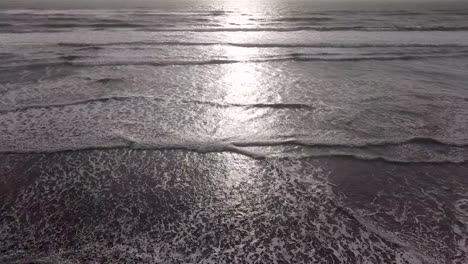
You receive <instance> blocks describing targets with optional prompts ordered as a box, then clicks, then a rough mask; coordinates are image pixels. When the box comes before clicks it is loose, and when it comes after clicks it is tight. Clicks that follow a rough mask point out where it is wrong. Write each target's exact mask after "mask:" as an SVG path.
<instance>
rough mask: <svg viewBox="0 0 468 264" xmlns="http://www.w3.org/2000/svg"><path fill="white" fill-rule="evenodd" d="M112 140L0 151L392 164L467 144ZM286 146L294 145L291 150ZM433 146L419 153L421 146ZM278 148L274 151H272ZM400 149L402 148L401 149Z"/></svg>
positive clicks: (429, 158) (460, 152) (462, 152)
mask: <svg viewBox="0 0 468 264" xmlns="http://www.w3.org/2000/svg"><path fill="white" fill-rule="evenodd" d="M112 139H113V141H112V142H109V143H107V144H106V143H103V144H100V145H87V144H86V143H83V144H82V145H81V146H80V147H73V148H70V147H61V146H56V147H53V148H52V149H48V150H45V151H43V150H39V149H34V150H29V151H15V150H4V151H2V152H0V153H54V152H66V151H80V150H106V149H116V148H129V149H146V150H186V151H196V152H200V153H213V152H215V153H216V152H234V153H239V154H243V155H246V156H250V157H252V158H256V159H264V158H285V157H289V158H307V157H336V156H338V157H351V158H357V159H362V160H383V161H387V162H392V163H464V162H466V161H468V145H467V144H455V145H454V144H453V143H449V144H445V143H444V142H443V141H442V140H437V139H432V138H418V137H415V138H408V139H401V140H394V141H374V142H368V143H360V144H341V145H338V144H321V143H307V141H304V140H298V139H286V140H264V141H228V140H216V141H210V142H193V141H183V140H178V143H173V142H140V141H139V140H138V139H137V138H134V137H132V136H127V135H125V134H122V133H119V134H115V135H113V136H112ZM288 146H289V147H291V146H295V147H294V148H290V149H293V150H292V151H290V150H288ZM428 146H429V147H432V148H434V147H436V148H437V150H436V151H427V150H426V153H425V154H424V155H421V151H420V150H421V149H426V148H427V147H428ZM275 148H278V149H279V150H278V151H275ZM402 150H404V151H402Z"/></svg>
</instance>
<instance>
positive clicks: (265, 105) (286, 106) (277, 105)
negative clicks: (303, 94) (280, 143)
mask: <svg viewBox="0 0 468 264" xmlns="http://www.w3.org/2000/svg"><path fill="white" fill-rule="evenodd" d="M98 82H101V83H105V82H106V81H105V80H103V81H101V80H98ZM134 99H147V100H154V101H162V102H175V103H184V104H204V105H210V106H214V107H223V108H226V107H244V108H272V109H315V106H314V105H310V104H301V103H252V104H239V103H228V102H215V101H202V100H185V99H168V98H161V97H154V96H136V95H125V96H109V97H99V98H91V99H83V100H74V101H68V102H64V103H61V102H57V103H47V104H29V105H24V106H18V107H15V108H7V109H1V108H0V113H9V112H16V111H27V110H30V109H40V108H54V107H65V106H72V105H82V104H89V103H94V102H107V101H125V100H134Z"/></svg>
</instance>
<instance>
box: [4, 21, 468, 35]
mask: <svg viewBox="0 0 468 264" xmlns="http://www.w3.org/2000/svg"><path fill="white" fill-rule="evenodd" d="M32 26H33V28H34V32H45V31H50V30H51V29H61V30H63V29H73V28H90V29H112V28H116V29H118V28H129V29H136V30H138V31H148V32H294V31H318V32H325V31H364V32H391V31H395V32H398V31H468V26H391V27H372V26H292V27H222V26H220V27H206V28H200V27H198V28H167V27H160V25H157V24H155V25H152V24H146V23H145V24H138V23H125V22H121V23H48V24H39V25H32ZM0 28H1V30H0V31H1V32H9V33H15V32H16V33H21V32H31V31H32V30H31V28H29V27H26V28H25V27H15V26H3V27H0Z"/></svg>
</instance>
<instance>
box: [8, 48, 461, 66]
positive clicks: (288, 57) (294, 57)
mask: <svg viewBox="0 0 468 264" xmlns="http://www.w3.org/2000/svg"><path fill="white" fill-rule="evenodd" d="M330 55H334V54H330ZM467 56H468V53H467V52H459V53H447V54H445V53H441V54H432V53H421V54H401V55H385V54H384V53H383V54H379V55H378V56H376V55H372V54H370V55H365V54H363V55H359V56H352V55H348V56H346V55H344V56H343V57H336V56H327V54H317V55H314V54H312V55H305V54H300V53H292V54H284V55H278V56H271V57H265V58H257V59H244V60H228V59H212V60H205V61H197V60H193V61H192V60H190V61H183V60H180V61H141V60H138V61H128V60H124V61H104V62H103V61H79V60H69V59H64V61H58V62H44V63H29V64H14V65H4V66H0V69H1V68H13V67H23V68H24V67H26V68H38V67H47V66H55V67H57V66H73V67H103V66H145V65H146V66H153V67H169V66H191V65H193V66H197V65H199V66H201V65H222V64H235V63H265V62H281V61H298V62H299V61H303V62H306V61H390V60H423V59H431V58H452V57H457V58H459V57H467Z"/></svg>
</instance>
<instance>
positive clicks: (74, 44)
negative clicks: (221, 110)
mask: <svg viewBox="0 0 468 264" xmlns="http://www.w3.org/2000/svg"><path fill="white" fill-rule="evenodd" d="M57 45H58V46H63V47H81V48H99V47H106V46H125V45H148V46H173V45H175V46H215V45H221V46H235V47H243V48H424V47H428V48H468V45H460V44H378V43H375V44H374V43H357V44H339V43H314V44H307V43H301V44H293V43H234V42H227V43H226V42H180V41H166V42H154V41H137V42H107V43H84V42H83V43H78V42H61V43H58V44H57Z"/></svg>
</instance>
